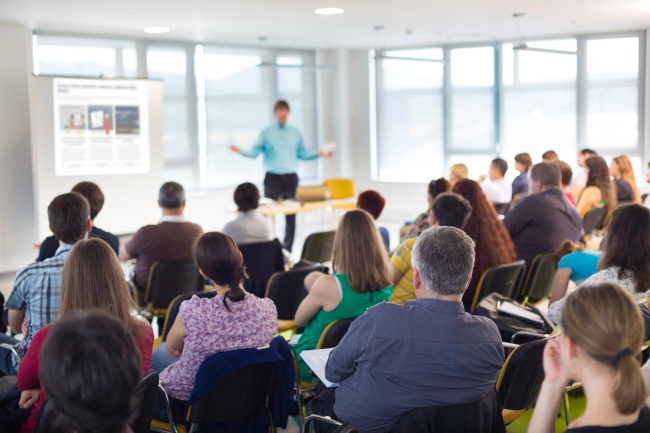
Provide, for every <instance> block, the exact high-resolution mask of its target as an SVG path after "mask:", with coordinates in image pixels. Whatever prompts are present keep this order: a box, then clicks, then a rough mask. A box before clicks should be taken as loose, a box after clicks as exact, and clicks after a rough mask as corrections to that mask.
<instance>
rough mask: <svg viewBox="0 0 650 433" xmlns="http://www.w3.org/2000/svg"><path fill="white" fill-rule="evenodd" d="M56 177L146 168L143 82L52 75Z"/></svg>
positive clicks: (146, 111)
mask: <svg viewBox="0 0 650 433" xmlns="http://www.w3.org/2000/svg"><path fill="white" fill-rule="evenodd" d="M54 117H55V119H54V125H55V127H54V171H55V174H56V175H57V176H83V175H89V174H131V173H148V172H149V94H148V87H147V83H145V82H138V81H130V80H129V81H127V80H124V81H120V80H92V79H91V80H84V79H74V78H55V79H54Z"/></svg>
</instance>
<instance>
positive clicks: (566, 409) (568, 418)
mask: <svg viewBox="0 0 650 433" xmlns="http://www.w3.org/2000/svg"><path fill="white" fill-rule="evenodd" d="M562 400H563V402H564V417H565V419H566V427H567V428H569V424H570V423H571V415H569V393H568V392H567V391H566V390H564V398H563V399H562Z"/></svg>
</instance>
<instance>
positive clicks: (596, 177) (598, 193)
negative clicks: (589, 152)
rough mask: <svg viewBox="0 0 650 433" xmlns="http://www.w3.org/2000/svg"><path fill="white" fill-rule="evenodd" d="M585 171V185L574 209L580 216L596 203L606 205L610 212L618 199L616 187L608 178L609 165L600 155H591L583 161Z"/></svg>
mask: <svg viewBox="0 0 650 433" xmlns="http://www.w3.org/2000/svg"><path fill="white" fill-rule="evenodd" d="M585 172H586V173H587V185H586V187H585V189H583V190H582V193H580V197H578V204H577V205H576V209H577V210H578V212H579V213H580V215H581V216H583V217H584V216H585V214H586V213H587V211H588V210H589V209H591V208H592V207H594V206H596V205H603V206H607V209H608V210H609V211H610V212H611V211H612V210H613V209H614V208H615V207H616V205H617V204H618V201H617V199H616V187H615V186H614V183H613V182H612V181H611V179H610V175H609V167H607V163H606V162H605V160H604V159H603V158H601V157H600V156H592V157H590V158H588V159H587V160H586V161H585Z"/></svg>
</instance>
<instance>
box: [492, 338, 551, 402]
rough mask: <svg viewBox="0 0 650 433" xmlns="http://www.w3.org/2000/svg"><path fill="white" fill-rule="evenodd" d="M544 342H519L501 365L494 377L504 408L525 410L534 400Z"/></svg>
mask: <svg viewBox="0 0 650 433" xmlns="http://www.w3.org/2000/svg"><path fill="white" fill-rule="evenodd" d="M546 341H547V339H543V340H537V341H531V342H529V343H525V344H522V345H521V346H519V347H517V348H516V349H515V350H513V351H512V352H511V353H510V356H508V359H507V360H506V362H505V364H503V368H502V369H501V374H499V379H498V380H497V392H498V394H499V401H500V402H501V406H502V407H503V409H504V410H505V409H507V410H525V409H528V408H529V407H531V406H532V405H533V403H534V402H535V399H536V398H537V394H539V390H540V388H541V387H542V382H543V381H544V365H543V355H544V346H546Z"/></svg>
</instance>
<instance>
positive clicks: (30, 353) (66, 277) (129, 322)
mask: <svg viewBox="0 0 650 433" xmlns="http://www.w3.org/2000/svg"><path fill="white" fill-rule="evenodd" d="M59 303H60V306H61V314H60V316H59V317H60V318H65V317H68V316H69V315H70V314H71V313H74V312H75V311H91V310H97V309H99V310H103V311H105V312H106V313H108V314H109V315H110V316H112V317H115V318H116V319H118V320H119V321H120V322H122V323H123V324H124V326H125V327H126V329H127V330H128V331H129V333H130V334H131V335H132V336H133V338H134V339H135V341H136V343H137V344H138V348H139V349H140V355H141V356H142V367H143V373H144V374H146V372H147V371H148V370H149V367H150V366H151V349H152V346H153V331H152V329H151V326H149V324H148V323H147V322H145V321H143V320H139V319H138V318H137V317H135V316H133V315H132V314H131V311H132V310H133V309H134V308H135V304H134V302H133V297H132V296H131V293H130V291H129V287H128V285H127V283H126V279H125V278H124V272H123V271H122V266H121V265H120V262H119V260H118V259H117V255H115V252H114V251H113V250H112V249H111V247H110V246H109V245H108V244H107V243H106V242H104V241H103V240H101V239H98V238H91V239H87V240H80V241H78V242H77V243H76V244H75V245H74V247H72V249H71V250H70V252H69V253H68V257H67V258H66V260H65V265H64V266H63V272H62V280H61V295H60V297H59ZM48 329H49V328H48V327H47V326H46V327H44V328H41V330H40V331H38V332H37V333H36V334H34V338H33V340H32V342H31V344H30V345H29V349H27V353H26V354H25V358H24V359H23V361H22V362H21V364H20V370H19V372H18V387H19V388H20V389H21V390H23V392H22V395H21V398H20V406H21V407H22V408H23V409H27V408H30V407H33V409H32V412H31V415H30V417H29V419H28V420H27V421H26V422H25V424H24V425H23V427H22V430H21V432H32V431H33V430H34V427H35V425H36V418H37V415H38V410H39V408H40V406H41V404H42V402H43V400H44V396H43V392H41V384H40V380H39V352H40V349H41V346H42V345H43V342H44V341H45V339H46V337H47V332H48Z"/></svg>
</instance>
